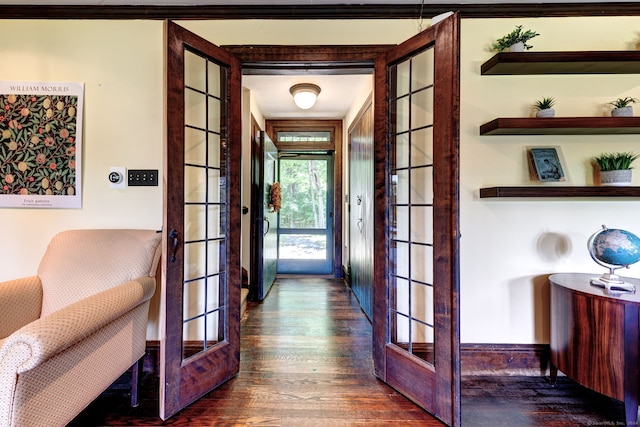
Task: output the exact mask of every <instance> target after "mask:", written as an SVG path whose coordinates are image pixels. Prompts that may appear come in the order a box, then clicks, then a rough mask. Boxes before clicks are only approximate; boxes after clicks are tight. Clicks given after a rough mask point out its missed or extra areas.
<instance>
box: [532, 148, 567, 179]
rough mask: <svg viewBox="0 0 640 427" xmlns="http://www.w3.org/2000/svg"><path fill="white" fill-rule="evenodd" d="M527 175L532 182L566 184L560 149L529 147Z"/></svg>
mask: <svg viewBox="0 0 640 427" xmlns="http://www.w3.org/2000/svg"><path fill="white" fill-rule="evenodd" d="M527 157H528V159H529V173H530V175H531V179H532V180H533V181H539V182H544V183H547V182H566V181H567V168H566V166H565V164H564V159H563V157H562V151H561V150H560V147H529V148H528V149H527Z"/></svg>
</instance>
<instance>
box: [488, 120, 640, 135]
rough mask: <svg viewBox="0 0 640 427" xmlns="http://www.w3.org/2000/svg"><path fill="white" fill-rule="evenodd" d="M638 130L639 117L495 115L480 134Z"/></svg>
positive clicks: (569, 133) (627, 131)
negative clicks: (515, 116)
mask: <svg viewBox="0 0 640 427" xmlns="http://www.w3.org/2000/svg"><path fill="white" fill-rule="evenodd" d="M637 133H640V117H553V118H535V117H534V118H531V117H524V118H522V117H518V118H498V119H494V120H492V121H490V122H488V123H485V124H483V125H481V126H480V135H604V134H609V135H611V134H637Z"/></svg>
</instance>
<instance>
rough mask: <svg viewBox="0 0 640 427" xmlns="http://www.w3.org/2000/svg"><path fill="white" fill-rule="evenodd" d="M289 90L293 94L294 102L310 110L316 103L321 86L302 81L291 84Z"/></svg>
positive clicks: (301, 107) (299, 106)
mask: <svg viewBox="0 0 640 427" xmlns="http://www.w3.org/2000/svg"><path fill="white" fill-rule="evenodd" d="M289 92H291V95H293V102H295V103H296V105H297V106H298V108H300V109H302V110H308V109H309V108H311V107H313V105H314V104H315V103H316V99H317V98H318V95H319V94H320V86H317V85H314V84H311V83H300V84H297V85H293V86H291V89H289Z"/></svg>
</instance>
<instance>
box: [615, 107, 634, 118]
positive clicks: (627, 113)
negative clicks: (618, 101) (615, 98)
mask: <svg viewBox="0 0 640 427" xmlns="http://www.w3.org/2000/svg"><path fill="white" fill-rule="evenodd" d="M611 116H613V117H631V116H633V107H632V106H630V105H628V106H626V107H620V108H614V109H613V110H611Z"/></svg>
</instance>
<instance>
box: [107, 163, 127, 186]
mask: <svg viewBox="0 0 640 427" xmlns="http://www.w3.org/2000/svg"><path fill="white" fill-rule="evenodd" d="M112 174H114V175H115V174H118V175H119V179H120V180H119V181H117V182H114V181H113V178H114V175H112ZM108 179H109V188H111V189H112V190H114V189H121V188H126V186H127V169H126V168H125V167H124V166H111V167H110V168H109V175H108Z"/></svg>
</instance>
